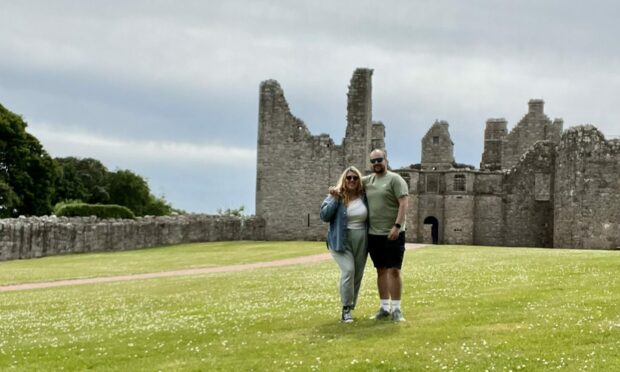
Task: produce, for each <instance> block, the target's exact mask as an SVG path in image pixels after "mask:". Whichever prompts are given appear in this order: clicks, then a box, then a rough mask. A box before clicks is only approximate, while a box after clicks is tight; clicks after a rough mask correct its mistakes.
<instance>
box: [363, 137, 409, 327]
mask: <svg viewBox="0 0 620 372" xmlns="http://www.w3.org/2000/svg"><path fill="white" fill-rule="evenodd" d="M370 163H371V164H372V170H373V172H374V174H371V175H369V176H366V177H364V178H363V182H364V187H365V189H366V197H367V198H368V217H369V222H370V229H369V235H368V253H369V254H370V258H371V259H372V262H373V264H374V266H375V268H376V269H377V287H378V289H379V299H380V303H381V307H380V308H379V311H378V312H377V314H376V315H375V316H373V319H376V320H380V319H387V318H389V317H390V316H391V317H392V320H394V321H396V322H400V321H404V320H405V318H404V317H403V313H402V311H401V309H400V296H401V292H402V279H401V275H400V270H401V267H402V263H403V258H404V255H405V216H406V214H407V208H408V207H409V187H408V186H407V183H406V182H405V180H404V179H403V178H402V177H401V176H400V175H399V174H397V173H394V172H391V171H389V170H387V153H386V152H385V150H379V149H376V150H373V151H372V152H371V153H370ZM390 300H391V304H390ZM390 305H391V309H390Z"/></svg>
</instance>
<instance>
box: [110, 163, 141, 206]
mask: <svg viewBox="0 0 620 372" xmlns="http://www.w3.org/2000/svg"><path fill="white" fill-rule="evenodd" d="M108 185H109V186H108V192H109V194H110V202H111V203H112V204H118V205H124V206H125V207H127V208H129V209H131V210H132V211H133V213H134V214H135V215H136V216H144V215H145V212H146V206H147V205H148V204H149V202H150V200H151V199H150V198H151V192H150V190H149V186H148V184H147V183H146V181H145V180H144V178H142V177H140V176H138V175H137V174H135V173H133V172H132V171H129V170H119V171H116V172H112V173H110V174H109V175H108Z"/></svg>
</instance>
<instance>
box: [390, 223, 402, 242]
mask: <svg viewBox="0 0 620 372" xmlns="http://www.w3.org/2000/svg"><path fill="white" fill-rule="evenodd" d="M399 233H400V229H399V228H398V227H396V226H392V230H390V233H389V234H388V240H396V239H398V234H399Z"/></svg>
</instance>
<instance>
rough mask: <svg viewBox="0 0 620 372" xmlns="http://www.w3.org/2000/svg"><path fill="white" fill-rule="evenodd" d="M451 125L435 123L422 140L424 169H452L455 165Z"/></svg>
mask: <svg viewBox="0 0 620 372" xmlns="http://www.w3.org/2000/svg"><path fill="white" fill-rule="evenodd" d="M448 127H449V124H448V122H446V121H443V120H442V121H435V123H434V124H433V126H432V127H431V129H429V130H428V132H426V135H425V136H424V138H422V169H432V170H438V169H450V168H451V167H452V164H453V163H454V142H452V139H451V138H450V131H449V130H448Z"/></svg>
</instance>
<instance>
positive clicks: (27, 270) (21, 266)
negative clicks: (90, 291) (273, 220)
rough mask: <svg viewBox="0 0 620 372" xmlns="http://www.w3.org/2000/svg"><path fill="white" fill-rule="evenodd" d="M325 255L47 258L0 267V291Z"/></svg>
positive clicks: (186, 251)
mask: <svg viewBox="0 0 620 372" xmlns="http://www.w3.org/2000/svg"><path fill="white" fill-rule="evenodd" d="M325 252H327V250H326V248H325V243H317V242H270V243H269V244H265V243H264V242H248V241H242V242H238V241H237V242H212V243H195V244H182V245H176V246H173V247H160V248H146V249H141V250H133V251H125V252H103V253H84V254H73V255H66V256H52V257H44V258H38V259H32V260H15V261H7V262H0V285H7V284H19V283H30V282H41V281H52V280H60V279H73V278H92V277H97V276H114V275H125V274H139V273H151V272H159V271H171V270H179V269H192V268H199V267H215V266H223V265H232V264H246V263H252V262H261V261H270V260H278V259H284V258H290V257H296V256H304V255H311V254H318V253H325Z"/></svg>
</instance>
